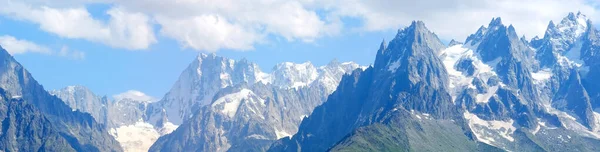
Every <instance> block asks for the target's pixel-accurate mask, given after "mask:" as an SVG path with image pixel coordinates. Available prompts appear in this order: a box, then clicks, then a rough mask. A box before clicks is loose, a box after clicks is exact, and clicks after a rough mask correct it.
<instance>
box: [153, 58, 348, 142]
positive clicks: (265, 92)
mask: <svg viewBox="0 0 600 152" xmlns="http://www.w3.org/2000/svg"><path fill="white" fill-rule="evenodd" d="M216 58H220V57H216ZM222 61H231V60H228V59H224V60H222ZM240 62H247V61H240ZM230 63H237V62H235V61H231V62H230ZM192 64H196V62H194V63H192ZM234 65H236V66H233V67H232V69H233V70H232V71H233V73H227V75H243V74H236V72H235V71H240V70H236V69H239V68H242V69H243V68H253V69H254V70H250V71H254V72H259V69H258V68H257V67H254V66H250V67H248V66H247V65H255V64H253V63H245V64H234ZM237 65H241V66H242V67H238V66H237ZM221 67H222V66H220V65H219V66H212V67H208V66H207V67H204V68H221ZM357 68H359V66H358V65H357V64H354V63H350V62H346V63H339V62H337V61H335V60H334V61H332V62H331V63H329V64H328V65H325V66H322V67H314V66H313V65H312V64H310V63H303V64H294V63H282V64H278V65H276V66H275V68H273V69H274V71H273V72H272V73H271V74H266V73H259V74H255V75H262V76H263V77H262V78H261V79H255V78H251V77H250V78H245V79H240V80H243V81H242V82H238V83H235V82H233V81H226V82H232V83H226V84H225V85H224V86H223V88H220V89H218V90H217V92H215V93H214V97H212V98H210V100H208V101H210V103H209V104H207V105H204V106H198V107H199V108H198V109H196V110H191V109H190V111H196V112H195V113H194V114H193V117H191V118H189V119H188V120H186V121H184V122H183V124H181V125H180V126H179V127H178V128H177V130H175V131H174V132H172V133H171V134H169V135H166V136H163V137H161V138H159V139H158V140H157V141H156V143H155V144H154V145H153V146H152V147H151V148H150V151H266V149H267V148H268V147H269V146H270V145H271V143H272V142H273V141H275V140H277V139H280V138H284V137H287V136H290V135H293V134H294V133H296V132H297V128H298V125H299V124H300V122H301V121H302V119H304V117H305V116H307V115H309V114H310V113H311V112H312V110H313V108H314V107H316V106H318V105H320V104H321V103H322V102H323V101H325V100H326V99H327V96H328V95H329V94H330V93H331V92H332V91H333V90H334V89H335V87H337V84H338V82H339V81H340V79H341V77H342V75H343V74H345V73H348V72H350V71H352V70H354V69H357ZM241 71H244V70H241ZM184 73H185V72H184ZM203 74H207V73H203ZM204 80H207V79H204ZM220 80H223V79H220ZM180 81H185V80H180ZM190 85H202V82H196V83H193V84H190ZM176 86H177V85H176ZM165 101H166V100H165ZM163 102H164V101H163ZM194 102H198V101H194ZM198 105H200V104H198ZM167 114H168V113H167ZM166 120H167V121H168V120H169V119H166Z"/></svg>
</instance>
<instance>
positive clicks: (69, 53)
mask: <svg viewBox="0 0 600 152" xmlns="http://www.w3.org/2000/svg"><path fill="white" fill-rule="evenodd" d="M58 55H59V56H61V57H66V58H70V59H74V60H83V59H85V52H81V51H77V50H71V49H69V47H67V46H63V47H62V48H61V49H60V51H59V52H58Z"/></svg>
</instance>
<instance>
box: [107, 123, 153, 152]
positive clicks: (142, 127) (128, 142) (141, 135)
mask: <svg viewBox="0 0 600 152" xmlns="http://www.w3.org/2000/svg"><path fill="white" fill-rule="evenodd" d="M109 133H110V134H111V135H112V136H113V137H114V138H115V139H116V140H117V141H118V142H119V143H120V144H121V147H123V150H124V151H126V152H145V151H148V149H149V148H150V146H152V144H153V143H154V141H156V140H157V139H158V137H160V134H159V133H158V132H157V131H156V130H155V129H154V126H152V125H151V124H149V123H146V122H141V121H140V122H137V123H135V124H133V125H126V126H121V127H119V128H112V129H111V130H110V131H109Z"/></svg>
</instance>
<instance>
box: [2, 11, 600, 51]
mask: <svg viewBox="0 0 600 152" xmlns="http://www.w3.org/2000/svg"><path fill="white" fill-rule="evenodd" d="M3 3H4V5H1V6H4V7H3V9H0V14H3V15H5V16H10V17H14V18H17V19H22V20H27V21H31V22H34V23H37V24H39V25H40V28H41V29H43V30H45V31H48V32H50V33H54V34H57V35H59V36H61V37H66V38H78V39H86V40H90V41H94V42H101V43H104V44H107V45H110V46H114V47H121V48H128V49H145V48H148V46H149V45H151V44H153V43H155V42H156V39H155V38H154V33H153V29H152V27H153V26H154V25H158V26H159V27H160V33H161V35H163V36H166V37H169V38H172V39H175V40H176V41H178V42H179V43H180V44H181V45H182V46H183V47H186V48H192V49H195V50H200V51H209V52H214V51H218V50H221V49H232V50H250V49H253V48H254V46H255V45H256V44H260V43H262V42H268V41H269V40H270V38H271V37H272V36H276V37H282V38H284V39H286V40H288V41H297V40H299V41H305V42H311V41H314V40H316V39H318V38H321V37H324V36H330V35H336V34H339V33H341V32H342V31H344V32H348V31H355V30H358V31H361V32H370V31H382V30H390V29H392V30H394V29H398V28H401V27H403V26H406V25H407V24H410V23H411V21H412V20H422V21H424V22H425V23H426V25H427V26H428V27H429V28H430V30H432V31H434V32H436V33H437V34H438V35H439V36H440V37H441V38H445V39H453V38H454V39H458V40H464V39H465V38H466V37H467V36H468V35H469V34H472V33H474V32H475V31H476V30H477V29H478V27H479V26H481V25H487V24H488V23H489V21H490V20H491V19H492V18H493V17H502V20H503V22H504V23H505V24H507V25H508V24H513V25H514V26H515V27H516V29H517V32H518V33H519V34H524V35H527V36H528V37H533V36H535V35H542V34H543V32H544V31H545V29H546V26H547V24H548V22H549V21H550V20H555V21H558V20H560V19H561V18H563V17H564V16H566V15H567V14H568V12H577V11H581V12H583V13H584V14H586V15H587V16H589V17H590V18H591V19H595V18H597V17H600V15H599V11H598V10H597V9H596V7H595V6H598V4H597V3H598V2H595V1H591V0H587V1H586V0H501V1H498V0H444V1H440V0H419V1H414V0H396V1H389V0H319V1H315V0H292V1H288V0H256V1H235V0H216V1H210V0H209V1H207V0H171V1H165V0H128V1H127V0H126V1H123V0H56V1H47V0H22V1H11V0H5V1H4V2H2V1H0V4H3ZM92 3H103V4H109V5H110V6H112V7H113V8H110V10H108V11H107V14H108V16H109V17H110V19H109V20H108V21H102V20H99V19H94V18H93V17H92V16H91V15H90V14H89V13H88V12H87V10H86V9H85V5H88V4H92ZM317 12H319V13H317ZM347 17H350V18H354V19H358V21H359V22H360V23H359V24H360V25H361V26H360V27H358V28H357V29H348V28H346V29H345V28H344V23H342V22H341V21H342V19H344V18H347Z"/></svg>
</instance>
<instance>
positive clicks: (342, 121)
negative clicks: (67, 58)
mask: <svg viewBox="0 0 600 152" xmlns="http://www.w3.org/2000/svg"><path fill="white" fill-rule="evenodd" d="M473 30H474V31H475V33H474V34H471V35H470V36H468V37H467V38H466V40H464V42H459V41H456V40H452V41H450V43H448V44H444V43H443V42H442V41H441V40H440V39H439V38H438V36H437V35H436V34H435V33H434V32H432V31H430V30H429V29H428V28H427V27H426V25H425V23H424V22H421V21H413V22H412V23H410V25H409V26H407V27H405V28H402V29H399V30H398V33H397V34H396V35H395V37H394V38H393V39H392V40H391V41H389V42H387V41H385V40H384V41H383V42H382V43H381V44H380V45H379V49H377V50H376V49H375V48H376V45H374V49H373V51H374V52H375V51H376V58H375V60H374V62H373V64H372V65H371V66H368V67H367V66H360V65H358V64H356V63H354V62H338V61H337V60H333V61H331V62H330V63H328V64H327V65H323V66H315V65H313V64H311V63H310V62H305V63H290V62H285V63H280V64H277V65H276V66H275V67H273V69H272V70H270V72H263V71H262V70H261V69H260V68H259V67H258V65H257V64H255V63H252V62H250V61H248V60H246V59H242V60H239V61H236V60H232V59H228V58H225V57H221V56H217V55H215V54H200V55H198V56H197V57H196V58H195V59H194V60H193V61H192V63H190V64H189V66H188V67H187V68H186V69H185V70H183V72H182V73H181V75H180V76H179V79H178V80H177V81H176V82H175V83H174V84H173V86H172V88H171V89H170V90H169V91H168V92H167V93H165V95H164V97H162V98H160V99H157V100H155V99H154V98H150V97H146V95H145V94H144V93H142V92H136V91H131V92H128V93H129V94H132V95H133V96H134V97H131V96H120V97H113V98H109V97H106V96H100V95H96V94H94V92H93V91H91V90H90V89H88V88H86V87H85V86H68V87H65V88H64V89H59V90H51V91H46V90H45V89H44V88H43V87H42V86H41V85H40V84H38V83H37V82H36V81H35V80H34V79H33V77H32V76H31V74H30V73H29V72H28V71H27V70H25V68H24V67H22V66H21V65H20V64H19V63H18V62H17V61H16V60H15V59H14V58H13V57H12V56H11V55H10V54H9V53H8V52H7V51H6V50H4V49H0V63H1V64H0V120H2V125H1V126H0V129H1V130H0V131H1V132H0V151H161V152H167V151H177V152H178V151H205V152H222V151H272V152H280V151H306V152H320V151H353V152H354V151H600V80H599V79H598V78H600V32H599V31H598V30H597V29H596V28H594V26H593V24H592V22H591V21H590V20H589V19H588V18H587V17H586V16H585V15H584V14H582V13H569V14H568V15H567V16H566V17H564V18H563V19H562V20H561V21H560V22H557V23H554V22H553V21H550V22H549V25H548V26H547V29H546V32H545V34H544V35H543V37H534V38H533V39H526V38H525V37H524V36H523V37H519V36H518V34H517V32H516V27H513V26H512V25H508V26H507V25H504V24H503V23H502V20H501V18H493V19H492V20H491V22H490V23H489V24H488V25H487V26H481V27H480V28H479V29H473ZM136 97H144V98H136Z"/></svg>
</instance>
